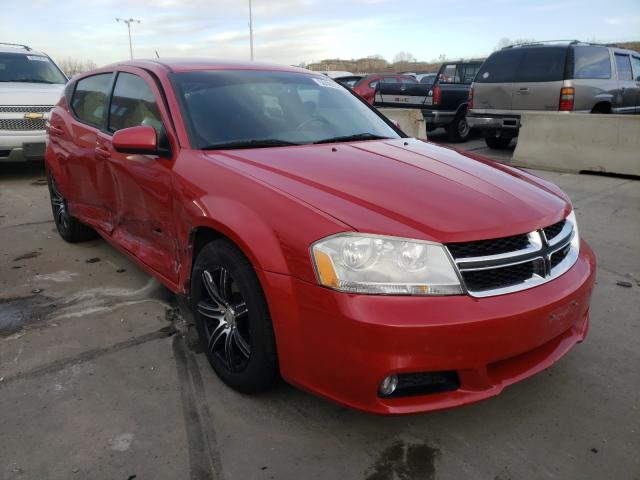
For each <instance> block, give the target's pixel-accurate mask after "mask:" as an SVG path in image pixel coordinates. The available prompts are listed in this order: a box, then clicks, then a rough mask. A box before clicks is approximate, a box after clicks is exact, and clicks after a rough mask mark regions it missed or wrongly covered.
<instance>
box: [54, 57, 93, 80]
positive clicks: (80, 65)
mask: <svg viewBox="0 0 640 480" xmlns="http://www.w3.org/2000/svg"><path fill="white" fill-rule="evenodd" d="M58 66H59V67H60V68H61V69H62V71H63V72H64V73H65V74H66V75H67V76H68V77H69V78H71V77H73V76H74V75H77V74H79V73H82V72H86V71H87V70H93V69H94V68H96V64H95V62H94V61H93V60H79V59H77V58H71V57H67V58H63V59H62V60H61V61H59V62H58Z"/></svg>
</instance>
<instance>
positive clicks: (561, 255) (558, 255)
mask: <svg viewBox="0 0 640 480" xmlns="http://www.w3.org/2000/svg"><path fill="white" fill-rule="evenodd" d="M569 251H571V244H568V245H567V246H566V247H564V248H562V249H560V250H558V251H557V252H555V253H552V254H551V262H550V264H551V268H556V267H557V266H558V265H559V264H560V262H562V260H564V259H565V258H567V255H569Z"/></svg>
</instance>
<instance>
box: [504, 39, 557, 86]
mask: <svg viewBox="0 0 640 480" xmlns="http://www.w3.org/2000/svg"><path fill="white" fill-rule="evenodd" d="M566 61H567V48H566V47H561V48H554V47H542V48H528V49H526V50H525V52H524V57H523V58H522V60H521V61H520V65H519V67H518V69H517V71H516V80H515V81H516V82H556V81H558V80H562V79H563V78H564V66H565V63H566Z"/></svg>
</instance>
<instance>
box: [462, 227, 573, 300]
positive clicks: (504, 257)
mask: <svg viewBox="0 0 640 480" xmlns="http://www.w3.org/2000/svg"><path fill="white" fill-rule="evenodd" d="M547 228H548V227H547ZM558 228H559V225H558ZM556 231H557V228H556ZM523 235H526V236H527V240H528V242H527V245H526V247H525V248H521V249H519V250H515V251H507V252H504V253H498V254H493V255H485V256H477V257H458V258H456V256H455V255H454V252H455V251H456V249H458V250H459V245H460V244H456V249H453V248H450V249H449V252H450V254H451V257H452V258H453V260H454V262H455V265H456V268H457V269H458V273H459V275H460V278H461V279H462V281H463V282H464V284H465V288H466V290H467V292H468V293H469V295H471V296H473V297H490V296H495V295H504V294H507V293H512V292H517V291H520V290H525V289H528V288H533V287H535V286H538V285H541V284H544V283H547V282H549V281H550V280H553V279H554V278H557V277H558V276H560V275H562V274H563V273H565V272H566V271H567V270H569V268H571V267H572V266H573V265H574V264H575V262H576V260H577V259H578V253H579V242H578V240H579V239H578V238H577V237H576V235H577V228H576V225H574V223H573V221H572V219H571V218H569V217H568V218H567V219H566V220H565V221H564V224H563V226H562V229H561V230H560V232H558V233H557V234H555V235H554V236H553V238H551V239H550V240H547V237H546V235H545V231H544V229H540V230H536V231H533V232H529V233H527V234H523ZM574 238H575V240H576V241H575V242H574ZM501 240H502V239H496V242H497V243H499V242H500V241H501ZM481 242H483V243H484V244H486V242H487V240H481ZM469 243H473V242H469Z"/></svg>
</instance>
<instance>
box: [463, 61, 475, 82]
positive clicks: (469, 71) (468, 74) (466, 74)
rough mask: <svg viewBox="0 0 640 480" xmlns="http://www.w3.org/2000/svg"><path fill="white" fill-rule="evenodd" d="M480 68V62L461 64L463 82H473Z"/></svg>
mask: <svg viewBox="0 0 640 480" xmlns="http://www.w3.org/2000/svg"><path fill="white" fill-rule="evenodd" d="M479 69H480V65H479V64H471V65H460V72H461V73H460V76H461V77H462V83H471V82H473V79H474V78H476V74H477V73H478V70H479Z"/></svg>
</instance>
